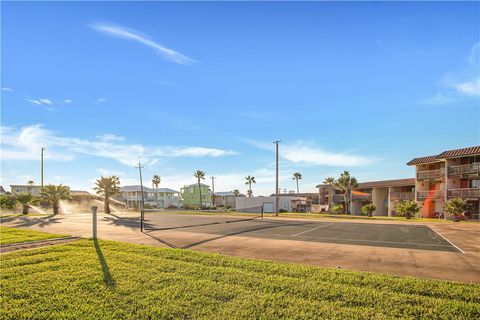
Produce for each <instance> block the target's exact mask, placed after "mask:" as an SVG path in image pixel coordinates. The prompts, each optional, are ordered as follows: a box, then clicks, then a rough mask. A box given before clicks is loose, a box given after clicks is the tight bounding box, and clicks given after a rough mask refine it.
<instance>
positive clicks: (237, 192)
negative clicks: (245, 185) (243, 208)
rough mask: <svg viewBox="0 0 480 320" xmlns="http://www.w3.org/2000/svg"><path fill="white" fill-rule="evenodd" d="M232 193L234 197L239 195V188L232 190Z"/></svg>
mask: <svg viewBox="0 0 480 320" xmlns="http://www.w3.org/2000/svg"><path fill="white" fill-rule="evenodd" d="M233 194H234V195H235V198H237V197H238V196H239V195H240V190H238V189H235V190H233Z"/></svg>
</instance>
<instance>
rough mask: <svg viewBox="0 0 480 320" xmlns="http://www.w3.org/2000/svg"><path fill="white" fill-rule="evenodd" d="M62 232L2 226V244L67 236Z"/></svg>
mask: <svg viewBox="0 0 480 320" xmlns="http://www.w3.org/2000/svg"><path fill="white" fill-rule="evenodd" d="M65 236H66V235H62V234H52V233H45V232H39V231H33V230H23V229H16V228H9V227H4V226H0V244H1V245H4V244H11V243H20V242H29V241H38V240H47V239H53V238H60V237H65Z"/></svg>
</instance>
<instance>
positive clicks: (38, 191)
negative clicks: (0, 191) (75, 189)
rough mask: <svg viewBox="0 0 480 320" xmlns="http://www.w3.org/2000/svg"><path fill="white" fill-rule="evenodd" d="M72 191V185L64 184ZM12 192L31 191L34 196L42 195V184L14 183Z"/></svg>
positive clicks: (13, 193) (11, 186)
mask: <svg viewBox="0 0 480 320" xmlns="http://www.w3.org/2000/svg"><path fill="white" fill-rule="evenodd" d="M64 187H66V188H67V189H68V190H69V191H70V187H68V186H64ZM10 188H11V194H12V195H15V194H17V193H31V194H32V195H33V196H34V197H40V196H41V195H42V186H38V185H34V184H12V185H10Z"/></svg>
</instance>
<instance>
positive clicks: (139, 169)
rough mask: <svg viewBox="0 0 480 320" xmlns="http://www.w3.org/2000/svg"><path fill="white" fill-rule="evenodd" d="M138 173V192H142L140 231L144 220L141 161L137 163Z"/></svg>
mask: <svg viewBox="0 0 480 320" xmlns="http://www.w3.org/2000/svg"><path fill="white" fill-rule="evenodd" d="M135 168H138V173H139V174H140V192H141V193H142V208H141V210H140V231H142V232H143V229H144V220H145V199H144V196H143V181H142V168H143V166H142V163H141V162H139V163H138V167H135Z"/></svg>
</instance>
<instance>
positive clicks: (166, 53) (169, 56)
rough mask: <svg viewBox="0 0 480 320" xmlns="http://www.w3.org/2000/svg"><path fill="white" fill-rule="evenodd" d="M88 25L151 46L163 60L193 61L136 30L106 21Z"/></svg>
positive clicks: (179, 62) (189, 62)
mask: <svg viewBox="0 0 480 320" xmlns="http://www.w3.org/2000/svg"><path fill="white" fill-rule="evenodd" d="M90 27H91V28H92V29H94V30H96V31H98V32H101V33H103V34H106V35H109V36H113V37H117V38H122V39H126V40H130V41H134V42H137V43H140V44H143V45H145V46H148V47H150V48H153V49H154V50H155V51H156V52H157V53H159V54H160V55H161V56H162V57H163V58H164V59H165V60H168V61H170V62H174V63H178V64H183V65H189V64H192V63H194V62H196V61H195V60H193V59H192V58H189V57H187V56H186V55H183V54H181V53H179V52H177V51H175V50H173V49H170V48H167V47H165V46H163V45H161V44H160V43H158V42H156V41H154V40H153V39H152V38H151V37H150V36H148V35H145V34H142V33H141V32H139V31H137V30H133V29H130V28H127V27H123V26H119V25H113V24H106V23H96V24H92V25H90Z"/></svg>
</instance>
